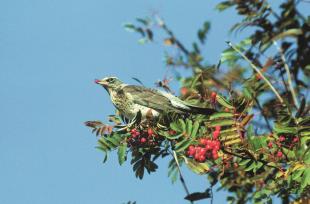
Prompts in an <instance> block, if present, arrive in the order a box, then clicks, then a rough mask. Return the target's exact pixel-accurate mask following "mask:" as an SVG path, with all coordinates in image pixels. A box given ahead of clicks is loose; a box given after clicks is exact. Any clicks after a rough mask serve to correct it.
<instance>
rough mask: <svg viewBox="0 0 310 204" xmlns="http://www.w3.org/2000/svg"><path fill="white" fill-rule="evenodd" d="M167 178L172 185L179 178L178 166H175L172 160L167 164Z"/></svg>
mask: <svg viewBox="0 0 310 204" xmlns="http://www.w3.org/2000/svg"><path fill="white" fill-rule="evenodd" d="M179 162H180V161H179ZM168 177H170V178H171V181H172V183H175V182H176V181H177V179H178V178H179V171H178V166H177V163H176V162H175V159H172V160H171V161H170V162H169V165H168Z"/></svg>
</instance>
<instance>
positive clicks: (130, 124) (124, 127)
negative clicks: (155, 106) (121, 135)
mask: <svg viewBox="0 0 310 204" xmlns="http://www.w3.org/2000/svg"><path fill="white" fill-rule="evenodd" d="M141 119H142V114H141V111H138V112H137V114H136V115H135V117H134V118H133V119H131V120H129V122H128V123H127V125H122V126H121V128H120V129H118V130H117V132H121V131H124V130H127V129H132V127H134V126H135V125H136V124H140V123H141Z"/></svg>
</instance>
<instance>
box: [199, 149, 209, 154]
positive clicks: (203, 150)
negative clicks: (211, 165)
mask: <svg viewBox="0 0 310 204" xmlns="http://www.w3.org/2000/svg"><path fill="white" fill-rule="evenodd" d="M206 152H207V150H206V149H205V148H201V149H200V152H199V154H200V155H205V154H206Z"/></svg>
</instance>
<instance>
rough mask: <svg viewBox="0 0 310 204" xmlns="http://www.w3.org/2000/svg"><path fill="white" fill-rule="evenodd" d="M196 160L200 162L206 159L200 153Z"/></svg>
mask: <svg viewBox="0 0 310 204" xmlns="http://www.w3.org/2000/svg"><path fill="white" fill-rule="evenodd" d="M198 161H200V162H204V161H206V156H205V155H200V156H199V158H198Z"/></svg>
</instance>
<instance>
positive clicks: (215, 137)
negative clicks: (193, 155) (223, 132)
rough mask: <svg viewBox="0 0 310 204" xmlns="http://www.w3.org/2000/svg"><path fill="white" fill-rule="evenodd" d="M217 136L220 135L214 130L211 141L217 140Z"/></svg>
mask: <svg viewBox="0 0 310 204" xmlns="http://www.w3.org/2000/svg"><path fill="white" fill-rule="evenodd" d="M219 135H220V131H218V130H215V131H214V132H213V139H215V140H217V138H218V137H219Z"/></svg>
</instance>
